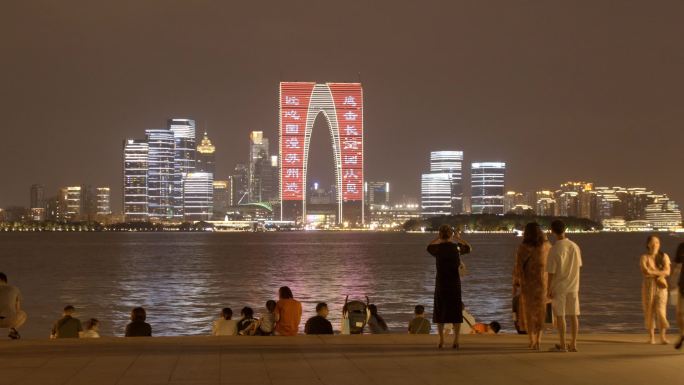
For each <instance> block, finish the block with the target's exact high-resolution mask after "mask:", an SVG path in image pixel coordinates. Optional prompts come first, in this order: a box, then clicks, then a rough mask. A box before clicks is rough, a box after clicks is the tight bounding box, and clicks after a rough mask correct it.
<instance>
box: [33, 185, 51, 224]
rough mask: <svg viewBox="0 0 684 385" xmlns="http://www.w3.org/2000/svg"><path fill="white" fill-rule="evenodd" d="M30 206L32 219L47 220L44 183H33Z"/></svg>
mask: <svg viewBox="0 0 684 385" xmlns="http://www.w3.org/2000/svg"><path fill="white" fill-rule="evenodd" d="M29 208H30V209H31V220H34V221H42V220H45V209H46V208H47V205H46V201H45V187H43V185H42V184H34V185H31V197H30V207H29Z"/></svg>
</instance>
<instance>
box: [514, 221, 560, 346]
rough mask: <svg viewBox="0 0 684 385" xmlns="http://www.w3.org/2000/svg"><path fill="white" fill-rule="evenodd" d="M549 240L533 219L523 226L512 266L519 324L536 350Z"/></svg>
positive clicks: (543, 311)
mask: <svg viewBox="0 0 684 385" xmlns="http://www.w3.org/2000/svg"><path fill="white" fill-rule="evenodd" d="M550 249H551V244H550V243H549V241H548V240H547V239H546V235H545V234H544V232H543V231H542V229H541V226H539V224H538V223H536V222H530V223H528V224H527V225H526V226H525V231H524V233H523V241H522V243H521V244H520V246H518V250H517V252H516V256H515V267H514V268H513V297H515V296H516V295H518V291H520V299H519V303H518V306H519V314H521V317H520V319H519V320H518V327H519V328H520V329H523V330H527V335H528V337H529V339H530V343H529V347H530V349H534V350H539V349H540V344H541V338H542V333H543V330H544V319H545V318H546V303H547V300H548V297H547V288H546V282H547V274H546V261H547V259H548V256H549V250H550Z"/></svg>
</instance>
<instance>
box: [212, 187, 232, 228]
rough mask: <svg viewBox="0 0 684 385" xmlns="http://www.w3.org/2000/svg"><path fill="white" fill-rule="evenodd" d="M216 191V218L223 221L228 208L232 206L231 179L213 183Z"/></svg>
mask: <svg viewBox="0 0 684 385" xmlns="http://www.w3.org/2000/svg"><path fill="white" fill-rule="evenodd" d="M213 189H214V193H213V195H214V218H216V219H217V220H223V219H224V218H225V215H226V213H227V212H228V208H229V207H230V206H231V205H232V204H231V202H232V201H233V199H232V188H231V186H230V179H228V180H215V181H214V183H213Z"/></svg>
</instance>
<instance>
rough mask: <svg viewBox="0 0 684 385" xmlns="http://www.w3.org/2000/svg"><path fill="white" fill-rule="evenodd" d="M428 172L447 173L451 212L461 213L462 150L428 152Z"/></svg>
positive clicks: (462, 210) (462, 209)
mask: <svg viewBox="0 0 684 385" xmlns="http://www.w3.org/2000/svg"><path fill="white" fill-rule="evenodd" d="M430 172H432V173H448V174H449V178H450V179H451V213H452V214H461V213H463V212H464V208H463V151H432V152H431V153H430Z"/></svg>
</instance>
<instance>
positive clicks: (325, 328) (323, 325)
mask: <svg viewBox="0 0 684 385" xmlns="http://www.w3.org/2000/svg"><path fill="white" fill-rule="evenodd" d="M328 313H329V311H328V304H327V303H325V302H321V303H319V304H318V305H316V315H315V316H313V317H311V318H309V320H308V321H306V324H304V333H306V334H333V327H332V324H331V323H330V321H328Z"/></svg>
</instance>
